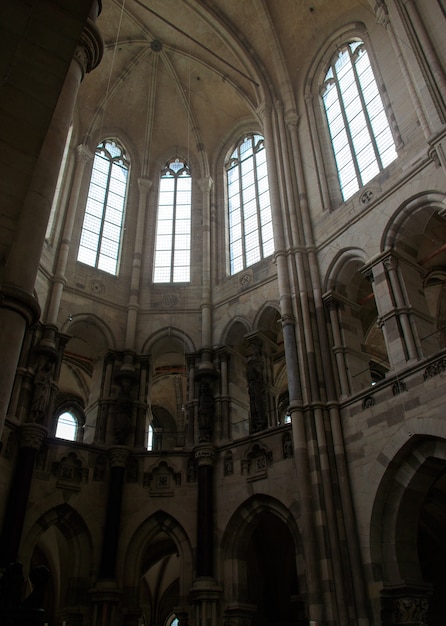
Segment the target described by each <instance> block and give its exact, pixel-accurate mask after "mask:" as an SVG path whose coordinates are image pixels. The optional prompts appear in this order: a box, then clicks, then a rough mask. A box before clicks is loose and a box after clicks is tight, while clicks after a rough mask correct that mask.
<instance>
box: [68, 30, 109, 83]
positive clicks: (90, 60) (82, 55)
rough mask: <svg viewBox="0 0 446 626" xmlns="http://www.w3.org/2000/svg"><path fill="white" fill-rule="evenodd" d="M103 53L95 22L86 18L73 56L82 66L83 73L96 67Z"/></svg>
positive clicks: (102, 44)
mask: <svg viewBox="0 0 446 626" xmlns="http://www.w3.org/2000/svg"><path fill="white" fill-rule="evenodd" d="M103 54H104V41H103V39H102V36H101V33H100V32H99V29H98V27H97V26H96V24H95V23H94V22H93V20H91V19H90V18H88V20H87V23H86V24H85V27H84V30H83V31H82V33H81V37H80V40H79V44H78V46H77V48H76V51H75V53H74V58H75V59H76V61H77V62H78V63H79V65H80V66H81V68H82V73H83V75H85V74H88V73H89V72H91V71H92V70H94V68H95V67H97V66H98V65H99V63H100V61H101V59H102V55H103Z"/></svg>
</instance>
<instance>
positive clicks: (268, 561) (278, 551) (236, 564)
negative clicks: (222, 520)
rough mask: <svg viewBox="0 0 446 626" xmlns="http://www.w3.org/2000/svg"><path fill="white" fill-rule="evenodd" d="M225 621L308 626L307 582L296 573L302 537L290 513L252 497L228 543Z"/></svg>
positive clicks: (229, 533)
mask: <svg viewBox="0 0 446 626" xmlns="http://www.w3.org/2000/svg"><path fill="white" fill-rule="evenodd" d="M223 545H224V552H225V564H226V565H225V567H227V568H230V570H231V571H230V572H228V575H229V577H232V580H229V581H227V583H228V584H227V587H226V594H227V597H226V605H227V608H226V621H228V622H231V618H232V617H237V618H238V619H240V617H243V619H244V620H245V621H246V623H250V624H251V626H267V625H268V626H288V625H291V624H293V625H294V626H304V625H307V624H308V622H307V619H306V610H305V603H304V597H303V595H302V594H303V589H302V588H303V587H304V586H305V585H304V581H303V579H302V576H300V577H299V574H298V571H297V566H296V563H297V558H298V551H299V552H300V538H299V534H298V531H297V528H296V525H295V521H294V519H293V518H292V516H291V514H290V513H289V511H288V509H287V508H286V507H284V506H283V505H282V504H281V503H279V502H278V501H276V500H274V499H273V498H269V497H267V496H262V495H257V496H253V498H251V499H250V500H249V501H247V502H246V503H245V504H244V505H242V506H241V507H240V508H239V509H238V511H236V513H235V514H234V516H233V517H232V519H231V521H230V523H229V524H228V527H227V529H226V533H225V537H224V541H223Z"/></svg>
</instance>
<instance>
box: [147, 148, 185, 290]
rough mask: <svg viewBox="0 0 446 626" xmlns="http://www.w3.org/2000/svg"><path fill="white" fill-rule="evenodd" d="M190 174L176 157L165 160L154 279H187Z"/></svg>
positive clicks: (182, 280) (173, 280)
mask: <svg viewBox="0 0 446 626" xmlns="http://www.w3.org/2000/svg"><path fill="white" fill-rule="evenodd" d="M191 202H192V178H191V174H190V170H189V167H188V165H187V163H186V162H185V161H183V160H182V159H179V158H175V159H172V160H171V161H169V162H168V163H167V165H166V166H165V168H164V169H163V171H162V172H161V178H160V189H159V199H158V217H157V222H156V239H155V260H154V267H153V282H155V283H187V282H189V281H190V253H191Z"/></svg>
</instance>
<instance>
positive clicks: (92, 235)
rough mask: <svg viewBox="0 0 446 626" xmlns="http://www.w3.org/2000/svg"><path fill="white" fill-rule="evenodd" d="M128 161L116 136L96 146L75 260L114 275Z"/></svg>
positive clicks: (120, 233)
mask: <svg viewBox="0 0 446 626" xmlns="http://www.w3.org/2000/svg"><path fill="white" fill-rule="evenodd" d="M128 175H129V161H128V159H127V157H126V155H125V152H124V149H123V147H122V146H121V145H120V144H119V142H118V141H117V140H115V139H106V140H105V141H103V142H102V143H101V144H99V146H98V147H97V148H96V153H95V157H94V162H93V169H92V172H91V179H90V187H89V190H88V197H87V206H86V208H85V215H84V222H83V225H82V232H81V239H80V244H79V251H78V255H77V260H78V261H81V262H82V263H86V264H87V265H90V266H91V267H96V268H97V269H99V270H103V271H104V272H108V273H109V274H114V275H116V274H117V272H118V262H119V255H120V251H121V240H122V233H123V222H124V209H125V203H126V196H127V187H128Z"/></svg>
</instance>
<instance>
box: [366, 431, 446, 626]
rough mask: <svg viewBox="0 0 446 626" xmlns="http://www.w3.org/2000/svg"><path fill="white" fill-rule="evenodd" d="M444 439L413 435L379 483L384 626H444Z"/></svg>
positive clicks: (378, 562) (375, 538) (376, 539)
mask: <svg viewBox="0 0 446 626" xmlns="http://www.w3.org/2000/svg"><path fill="white" fill-rule="evenodd" d="M445 524H446V440H444V439H439V438H435V437H428V436H421V435H420V436H416V435H415V436H414V437H413V438H412V439H411V440H410V441H409V442H408V443H407V444H406V446H404V447H403V449H401V451H400V452H399V453H398V454H397V455H396V456H395V458H394V459H393V461H392V463H391V464H390V465H389V468H388V470H387V472H386V474H385V476H384V477H383V480H382V481H381V485H380V488H379V490H378V494H377V498H376V500H375V505H374V510H373V516H372V525H371V528H372V536H371V549H372V555H373V557H374V559H373V560H374V561H375V563H374V571H381V572H382V591H381V617H382V619H381V623H382V626H393V625H394V624H403V623H409V622H410V623H417V624H419V625H420V626H423V625H429V626H440V624H444V611H443V598H444V595H445V593H446V578H445V576H444V563H445V562H446V536H445V533H444V528H445Z"/></svg>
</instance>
